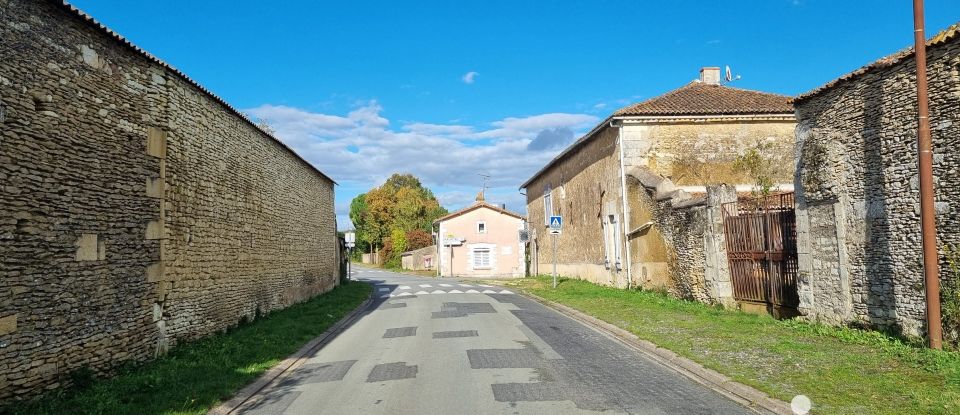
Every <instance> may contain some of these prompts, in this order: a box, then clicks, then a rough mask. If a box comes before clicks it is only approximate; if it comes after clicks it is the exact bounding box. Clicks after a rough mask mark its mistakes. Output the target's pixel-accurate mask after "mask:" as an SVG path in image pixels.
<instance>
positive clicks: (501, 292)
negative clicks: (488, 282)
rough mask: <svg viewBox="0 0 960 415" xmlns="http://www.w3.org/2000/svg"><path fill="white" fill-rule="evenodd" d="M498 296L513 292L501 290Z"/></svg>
mask: <svg viewBox="0 0 960 415" xmlns="http://www.w3.org/2000/svg"><path fill="white" fill-rule="evenodd" d="M500 294H513V292H512V291H508V290H501V291H500Z"/></svg>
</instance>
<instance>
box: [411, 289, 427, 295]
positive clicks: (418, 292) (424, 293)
mask: <svg viewBox="0 0 960 415" xmlns="http://www.w3.org/2000/svg"><path fill="white" fill-rule="evenodd" d="M414 294H416V295H427V294H430V293H428V292H426V291H422V290H421V291H417V292H416V293H414Z"/></svg>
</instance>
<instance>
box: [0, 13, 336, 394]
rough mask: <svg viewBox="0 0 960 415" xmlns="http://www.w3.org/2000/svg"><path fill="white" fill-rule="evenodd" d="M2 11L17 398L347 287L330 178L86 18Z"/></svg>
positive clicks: (2, 222) (0, 158)
mask: <svg viewBox="0 0 960 415" xmlns="http://www.w3.org/2000/svg"><path fill="white" fill-rule="evenodd" d="M0 10H2V12H3V16H4V17H3V19H2V20H0V38H2V39H3V44H2V45H0V114H2V115H0V239H2V240H3V243H2V244H0V401H3V400H9V399H20V398H25V397H28V396H31V395H33V394H35V393H37V392H39V391H41V390H44V389H51V388H56V387H58V386H60V385H62V384H63V383H65V382H66V380H65V379H68V378H69V377H68V374H69V373H70V372H71V371H74V370H76V369H78V368H81V367H90V368H92V369H94V370H96V371H107V370H109V369H110V368H112V367H114V366H116V365H117V364H120V363H122V362H125V361H130V360H134V361H141V360H146V359H149V358H152V357H154V356H155V355H156V354H157V353H162V352H163V351H165V350H166V349H167V348H168V347H169V346H171V345H174V344H176V343H178V342H182V341H185V340H190V339H195V338H198V337H202V336H205V335H208V334H210V333H214V332H217V331H221V330H223V329H226V328H228V327H231V326H233V325H235V324H237V322H238V321H239V320H241V319H242V318H244V317H252V316H254V315H256V314H257V313H258V312H259V313H267V312H270V311H272V310H276V309H279V308H283V307H286V306H288V305H290V304H293V303H295V302H298V301H302V300H305V299H307V298H310V297H312V296H315V295H317V294H319V293H322V292H325V291H327V290H329V289H331V288H332V287H333V286H334V285H335V284H336V283H337V273H338V270H337V267H338V266H337V264H338V259H337V256H338V252H337V243H336V223H335V221H336V219H335V216H334V207H333V206H334V201H333V186H334V183H333V182H332V181H331V180H330V179H329V178H327V177H326V176H324V175H323V174H322V173H320V172H319V171H317V170H316V169H315V168H313V167H311V166H310V165H309V164H308V163H306V162H305V161H304V160H302V159H300V158H299V157H298V156H297V155H295V154H294V153H293V152H292V151H290V150H289V149H288V148H286V147H285V146H284V145H282V144H281V143H279V142H278V141H276V140H274V139H273V138H272V137H270V136H269V135H267V134H265V133H264V132H262V131H260V130H259V129H258V128H256V127H255V126H254V125H253V124H251V123H250V122H249V121H247V120H246V119H245V118H243V117H242V116H240V115H239V113H237V112H236V111H235V110H233V109H232V108H231V107H229V106H228V105H227V104H225V103H224V102H223V101H221V100H220V99H219V98H216V97H215V96H213V95H212V94H210V93H209V92H206V91H205V90H203V89H202V88H201V87H199V86H198V85H196V84H195V83H193V81H190V80H189V79H188V78H186V77H185V76H184V75H182V74H180V73H179V72H177V71H175V70H173V69H172V68H170V67H168V66H166V65H165V64H162V63H160V62H159V61H157V60H155V59H154V58H152V57H150V56H149V55H146V54H145V53H143V52H140V51H138V50H136V49H135V48H134V47H133V46H131V45H129V44H127V43H125V41H123V40H122V39H120V38H118V37H117V36H116V35H114V34H112V33H111V32H108V31H107V30H106V29H104V28H102V27H100V26H98V25H97V24H96V23H95V22H91V21H88V20H86V19H85V18H84V17H83V16H81V15H80V14H79V13H78V12H76V11H73V10H71V9H69V8H68V7H66V6H63V5H62V4H59V3H55V2H48V1H33V0H0Z"/></svg>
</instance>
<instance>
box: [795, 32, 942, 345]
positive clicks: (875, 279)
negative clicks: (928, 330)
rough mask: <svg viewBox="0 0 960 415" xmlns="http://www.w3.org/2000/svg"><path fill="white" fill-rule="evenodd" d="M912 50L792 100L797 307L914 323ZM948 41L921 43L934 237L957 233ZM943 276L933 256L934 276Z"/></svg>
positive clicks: (917, 295)
mask: <svg viewBox="0 0 960 415" xmlns="http://www.w3.org/2000/svg"><path fill="white" fill-rule="evenodd" d="M914 65H915V63H914V60H913V57H912V55H908V56H900V57H899V58H897V59H890V58H887V59H884V60H882V61H880V63H878V64H877V65H874V67H872V68H871V69H869V70H866V71H864V72H863V73H861V74H859V75H857V76H855V77H852V78H850V79H846V80H842V81H841V82H837V83H835V84H831V85H830V86H828V87H826V88H824V89H822V90H818V91H816V92H815V93H813V94H811V95H808V96H804V97H801V98H800V99H798V101H797V102H796V104H795V105H796V108H797V119H798V127H797V132H796V139H797V152H796V162H797V175H796V179H795V183H796V195H797V238H798V244H799V246H798V249H799V265H800V278H799V283H798V291H799V294H800V311H801V312H803V313H804V314H806V315H807V316H809V317H810V318H812V319H816V320H821V321H825V322H830V323H835V324H840V323H849V322H860V323H866V324H869V325H872V326H879V327H890V328H894V329H897V330H901V331H903V332H904V333H906V334H911V335H917V334H922V333H923V332H924V331H925V328H924V325H925V324H924V321H925V320H924V319H925V298H924V289H923V287H924V284H923V267H922V263H921V248H920V220H919V196H920V192H919V188H918V180H917V146H916V137H917V134H916V133H917V112H916V82H915V67H914ZM958 68H960V41H958V40H957V37H956V36H954V37H953V38H950V39H947V40H946V41H944V42H941V43H940V44H938V45H935V46H931V47H930V48H928V71H929V75H928V79H929V87H930V90H929V91H930V111H931V114H930V115H931V117H930V118H931V120H932V121H931V124H932V127H933V134H932V135H933V142H934V154H935V156H934V176H935V181H936V200H937V212H938V213H937V227H938V237H939V246H940V247H941V249H942V248H943V246H944V245H945V244H957V243H958V242H960V221H958V219H960V213H958V208H960V176H958V175H957V169H958V168H960V151H958V150H957V149H958V148H960V146H958V145H960V99H958V98H960V74H958ZM948 275H949V272H948V267H947V266H946V263H945V261H944V260H943V258H942V256H941V278H942V279H945V278H947V276H948Z"/></svg>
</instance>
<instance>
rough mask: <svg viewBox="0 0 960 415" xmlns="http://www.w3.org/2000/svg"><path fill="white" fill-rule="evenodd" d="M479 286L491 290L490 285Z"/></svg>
mask: <svg viewBox="0 0 960 415" xmlns="http://www.w3.org/2000/svg"><path fill="white" fill-rule="evenodd" d="M478 285H480V286H481V287H483V288H491V287H490V286H489V285H485V284H478Z"/></svg>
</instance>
